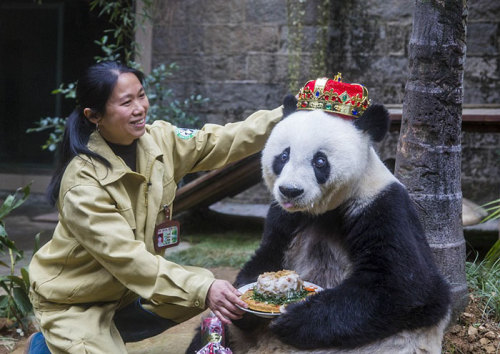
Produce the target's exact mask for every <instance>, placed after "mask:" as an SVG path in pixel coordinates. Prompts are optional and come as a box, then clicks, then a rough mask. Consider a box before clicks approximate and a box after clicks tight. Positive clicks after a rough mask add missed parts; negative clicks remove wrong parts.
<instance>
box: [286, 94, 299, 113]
mask: <svg viewBox="0 0 500 354" xmlns="http://www.w3.org/2000/svg"><path fill="white" fill-rule="evenodd" d="M296 110H297V98H295V96H294V95H292V94H288V95H286V96H285V98H283V118H285V117H286V116H289V115H290V114H292V113H293V112H295V111H296Z"/></svg>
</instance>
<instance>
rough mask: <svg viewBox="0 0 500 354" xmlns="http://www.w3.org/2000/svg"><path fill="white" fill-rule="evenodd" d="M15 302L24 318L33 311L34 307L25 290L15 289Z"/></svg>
mask: <svg viewBox="0 0 500 354" xmlns="http://www.w3.org/2000/svg"><path fill="white" fill-rule="evenodd" d="M13 300H14V303H15V305H16V307H17V309H18V310H19V311H20V312H21V314H22V315H23V316H26V315H28V314H29V313H30V312H31V311H32V309H33V307H32V306H31V302H30V299H29V297H28V294H27V293H26V291H24V290H23V289H20V288H14V294H13Z"/></svg>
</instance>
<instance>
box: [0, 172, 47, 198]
mask: <svg viewBox="0 0 500 354" xmlns="http://www.w3.org/2000/svg"><path fill="white" fill-rule="evenodd" d="M51 178H52V176H48V175H40V174H17V173H0V190H4V191H8V192H15V191H16V189H18V188H21V187H24V186H26V185H28V184H30V183H31V193H40V194H44V193H45V190H46V189H47V186H48V185H49V183H50V179H51Z"/></svg>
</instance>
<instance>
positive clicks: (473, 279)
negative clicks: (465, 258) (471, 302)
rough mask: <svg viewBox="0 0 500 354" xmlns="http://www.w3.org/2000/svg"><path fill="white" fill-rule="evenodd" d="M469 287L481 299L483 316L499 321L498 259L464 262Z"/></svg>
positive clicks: (499, 274)
mask: <svg viewBox="0 0 500 354" xmlns="http://www.w3.org/2000/svg"><path fill="white" fill-rule="evenodd" d="M465 269H466V275H467V283H468V284H469V288H470V289H471V290H472V291H473V292H474V294H475V295H476V296H477V297H479V298H480V299H481V302H482V304H483V316H486V317H492V318H494V319H496V320H497V321H500V296H499V295H500V259H498V258H497V259H496V261H494V262H490V261H488V260H486V259H483V260H482V261H479V260H478V259H476V260H475V261H474V262H467V263H466V267H465Z"/></svg>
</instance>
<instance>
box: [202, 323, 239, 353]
mask: <svg viewBox="0 0 500 354" xmlns="http://www.w3.org/2000/svg"><path fill="white" fill-rule="evenodd" d="M201 343H202V348H201V349H200V350H199V351H197V352H196V354H232V353H233V352H232V351H231V349H229V348H226V347H224V345H225V334H224V325H223V324H222V322H221V321H220V320H219V319H218V318H217V317H216V316H215V315H214V314H213V313H210V315H208V316H207V317H205V318H203V319H202V320H201Z"/></svg>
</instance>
